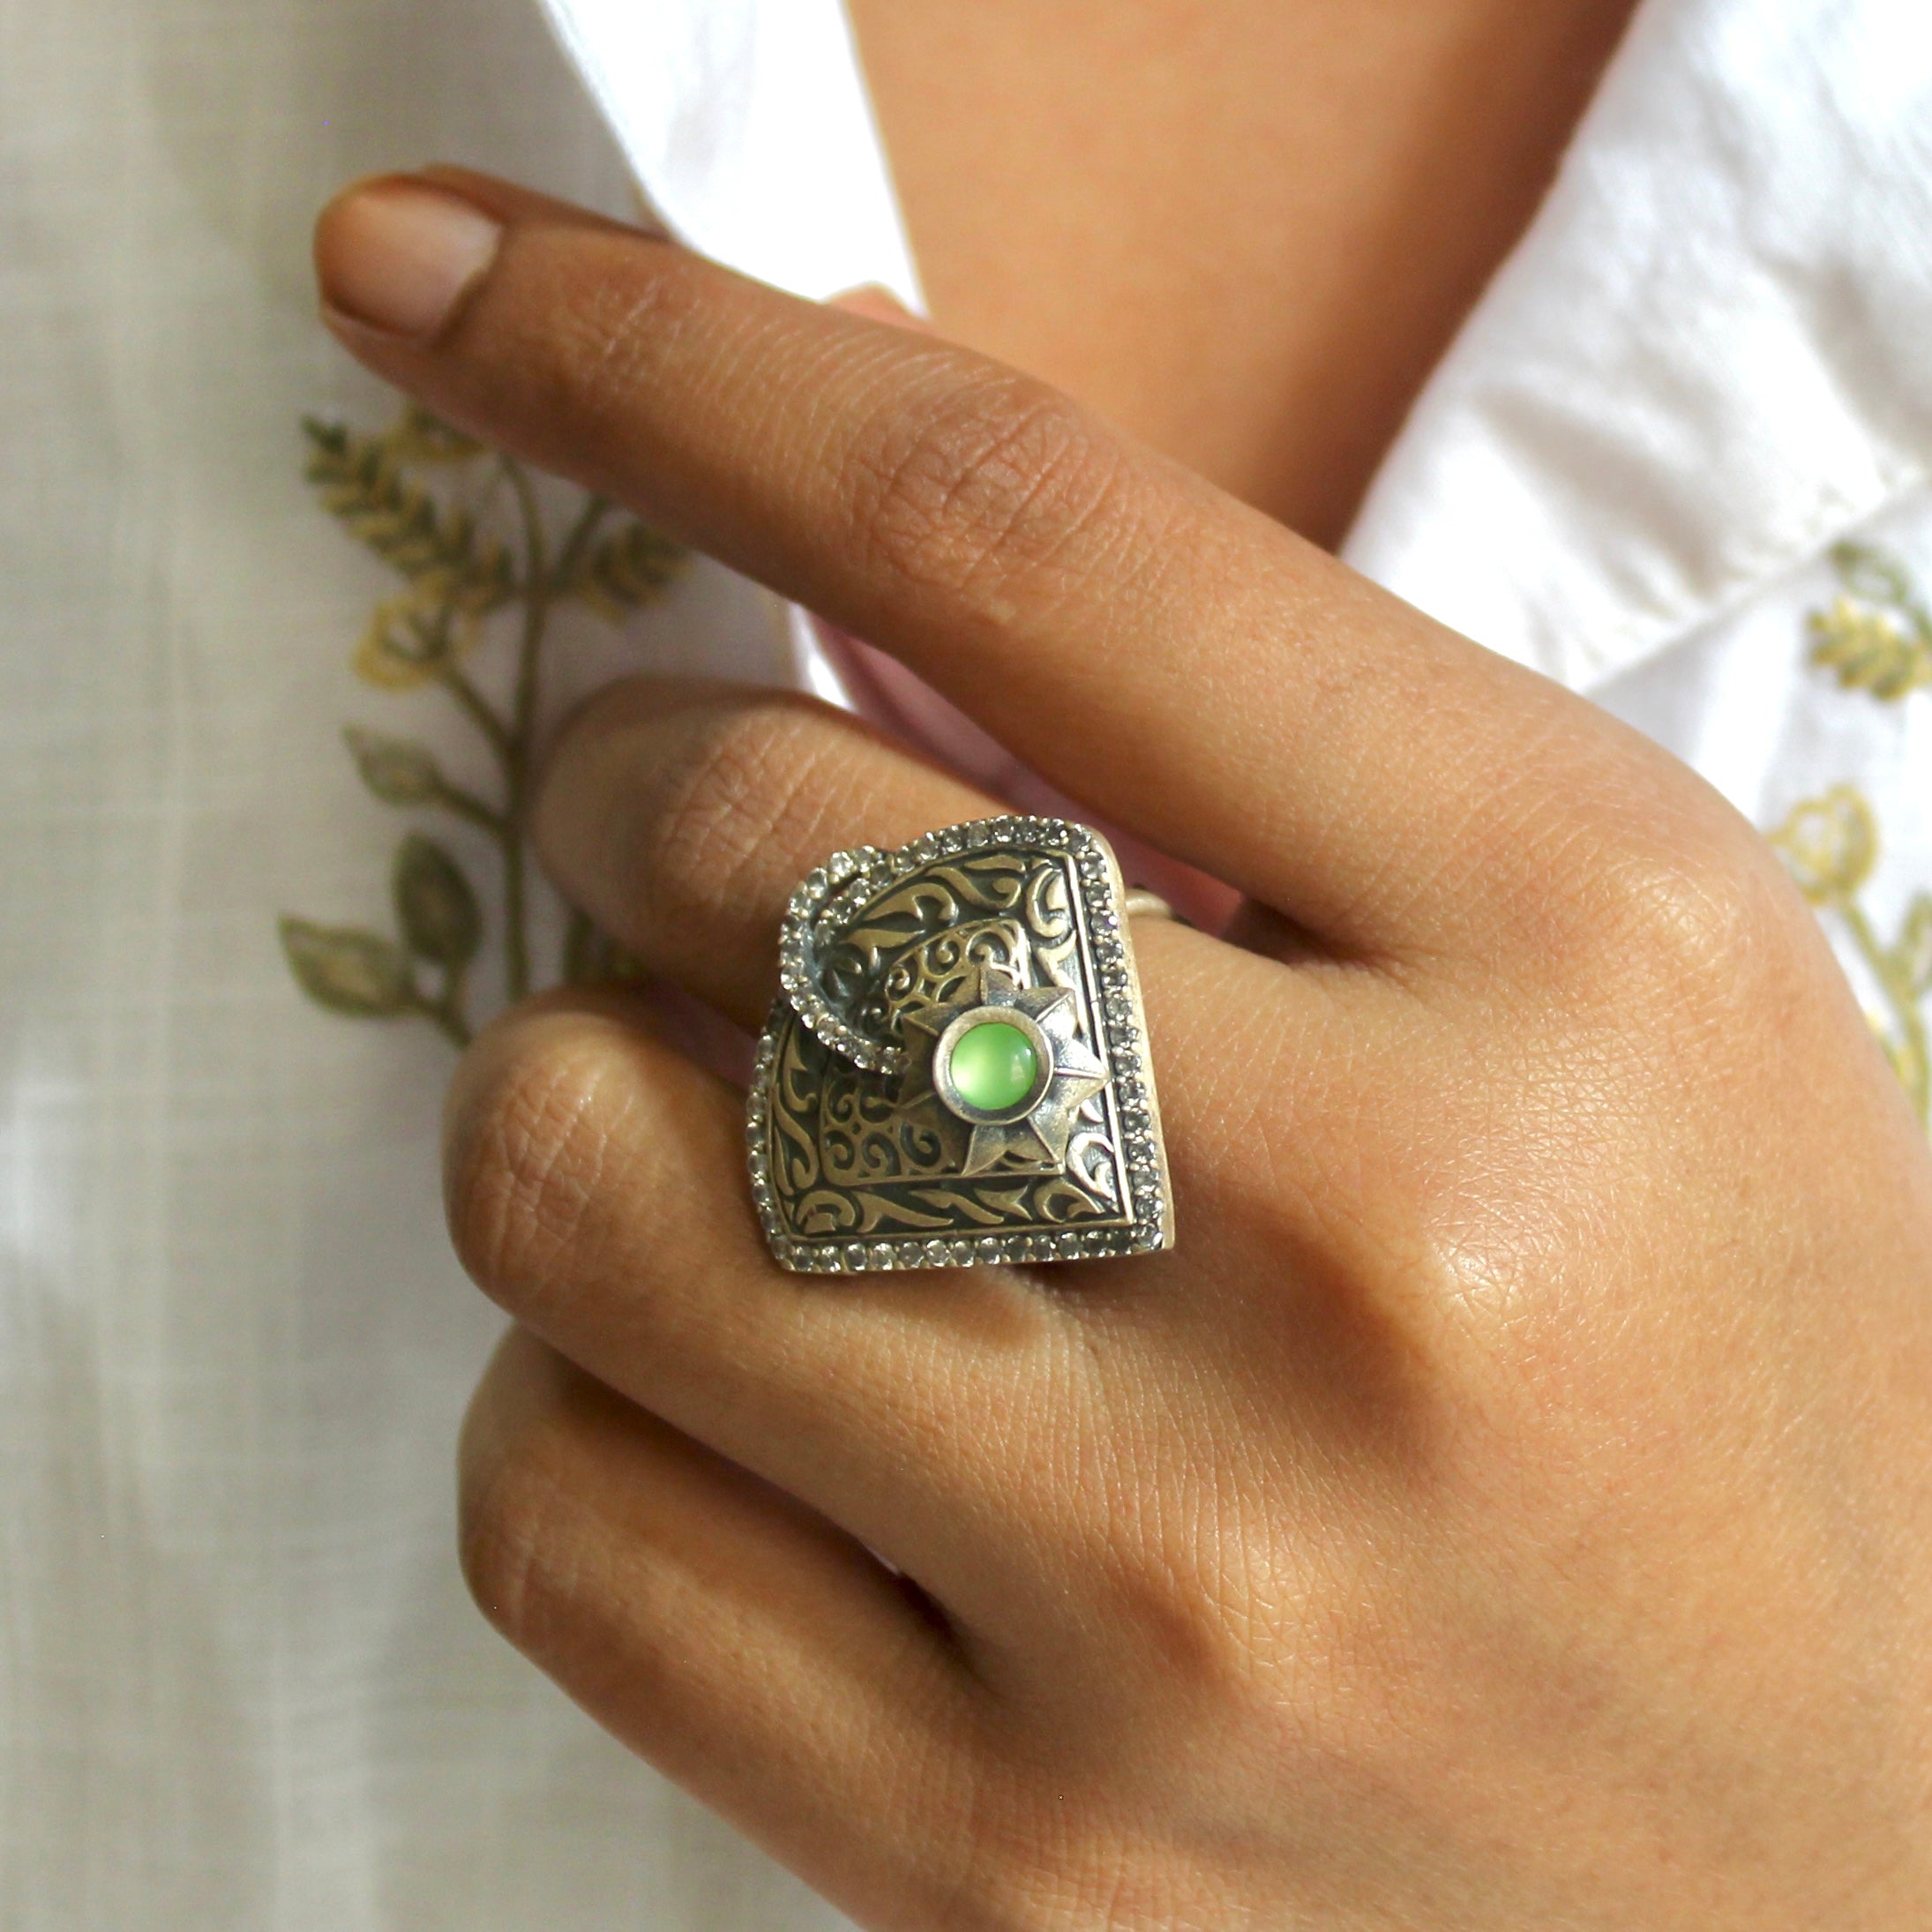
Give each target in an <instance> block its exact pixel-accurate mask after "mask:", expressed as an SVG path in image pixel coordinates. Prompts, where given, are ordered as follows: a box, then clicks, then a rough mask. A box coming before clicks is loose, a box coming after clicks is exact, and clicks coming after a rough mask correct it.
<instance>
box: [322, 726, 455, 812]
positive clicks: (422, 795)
mask: <svg viewBox="0 0 1932 1932" xmlns="http://www.w3.org/2000/svg"><path fill="white" fill-rule="evenodd" d="M342 738H343V740H344V742H345V743H346V744H347V745H348V750H349V756H350V757H352V758H353V759H354V760H356V770H357V771H358V772H360V773H361V774H362V778H363V783H364V784H365V785H367V786H368V787H369V789H370V790H371V791H372V792H374V793H375V795H376V796H377V797H378V798H380V799H381V800H382V802H383V803H384V804H385V805H432V804H434V803H435V802H436V801H437V800H438V798H442V797H443V796H444V794H445V793H446V791H447V790H449V786H448V783H447V782H446V780H445V778H444V776H443V769H442V767H441V766H440V765H438V763H437V761H436V759H435V756H434V754H433V753H431V751H430V749H429V747H428V746H427V745H419V744H417V743H416V740H415V739H414V738H385V737H383V736H382V734H381V733H380V732H378V731H365V730H363V729H362V728H361V727H360V726H358V725H354V724H349V725H345V726H343V728H342Z"/></svg>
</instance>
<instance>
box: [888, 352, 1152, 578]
mask: <svg viewBox="0 0 1932 1932" xmlns="http://www.w3.org/2000/svg"><path fill="white" fill-rule="evenodd" d="M851 463H852V477H851V513H852V516H853V520H854V522H855V523H856V525H857V536H858V540H859V542H860V543H862V544H863V545H864V546H865V549H866V550H867V551H868V552H869V553H870V554H871V555H872V558H874V559H875V560H876V561H878V562H879V563H880V565H883V566H884V568H885V569H886V570H887V572H888V573H891V574H893V575H895V576H898V577H900V578H902V579H904V580H907V581H909V582H910V583H911V584H912V585H913V586H915V587H916V588H919V589H922V590H926V591H934V590H936V591H939V592H941V593H943V594H945V595H951V596H955V597H958V598H961V599H962V600H965V601H967V602H968V603H979V604H981V605H983V606H985V607H986V608H988V609H989V610H992V612H994V613H995V614H997V613H999V612H1000V611H1001V610H1003V608H1004V605H1005V603H1006V602H1007V599H1008V598H1009V596H1010V595H1011V594H1012V591H1013V589H1014V588H1015V585H1016V584H1017V583H1018V582H1019V581H1020V580H1027V579H1030V580H1036V581H1050V580H1053V579H1056V578H1060V577H1068V576H1071V577H1080V576H1084V575H1087V574H1090V573H1091V572H1092V571H1094V570H1095V569H1096V568H1097V567H1098V566H1099V565H1100V564H1101V563H1102V562H1103V560H1104V559H1105V557H1106V555H1107V553H1108V552H1110V551H1111V550H1112V549H1113V548H1114V547H1115V545H1114V543H1113V542H1112V539H1111V537H1110V535H1109V525H1110V518H1109V515H1108V513H1109V511H1110V510H1111V509H1112V508H1114V507H1115V506H1117V505H1118V504H1119V502H1120V485H1121V482H1122V476H1123V470H1124V466H1125V458H1124V453H1123V452H1122V450H1121V449H1120V446H1117V445H1116V444H1115V443H1114V442H1113V441H1112V438H1109V437H1107V436H1105V434H1103V433H1101V432H1099V431H1097V428H1096V426H1095V424H1094V423H1093V422H1092V421H1091V419H1090V417H1089V416H1087V415H1086V413H1085V412H1084V411H1083V410H1082V409H1081V408H1079V406H1078V405H1077V404H1075V403H1074V402H1073V401H1070V400H1069V399H1068V398H1067V397H1065V396H1063V395H1061V394H1060V393H1059V392H1058V391H1057V390H1054V389H1052V388H1051V387H1049V386H1047V385H1045V384H1044V383H1039V382H1036V381H1034V380H1033V379H1031V378H1027V377H1022V376H1017V375H1013V374H1010V373H1007V372H1006V371H991V372H986V373H981V374H976V375H974V376H970V377H968V378H964V379H962V380H958V381H955V383H953V384H952V385H951V386H948V387H947V389H945V390H944V391H943V392H942V393H940V394H938V395H937V396H935V397H932V398H930V399H927V400H926V401H924V402H922V403H921V404H920V405H918V406H917V407H915V408H911V409H899V410H895V411H894V412H892V413H890V414H889V415H887V416H883V417H881V418H880V420H879V421H878V422H877V423H875V424H873V425H872V428H871V429H870V431H868V432H866V433H864V434H862V435H861V436H860V437H859V438H857V442H856V443H855V446H854V448H853V451H852V453H851Z"/></svg>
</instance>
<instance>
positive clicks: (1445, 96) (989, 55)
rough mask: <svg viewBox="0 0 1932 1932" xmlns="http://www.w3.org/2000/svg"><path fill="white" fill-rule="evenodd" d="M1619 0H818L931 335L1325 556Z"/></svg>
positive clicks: (1533, 175) (1537, 184) (1558, 144)
mask: <svg viewBox="0 0 1932 1932" xmlns="http://www.w3.org/2000/svg"><path fill="white" fill-rule="evenodd" d="M1631 5H1632V0H1535V4H1531V5H1525V4H1524V0H1371V4H1337V0H1053V4H1052V5H1050V6H1042V5H1041V4H1039V0H849V11H850V14H851V18H852V21H853V26H854V28H855V30H856V32H857V38H858V43H859V48H860V50H861V52H862V54H863V56H864V58H865V66H866V70H867V72H868V74H869V76H870V78H871V80H872V92H873V95H874V98H875V100H876V102H877V106H878V112H879V118H880V127H881V130H882V131H883V133H884V135H885V139H886V145H887V149H888V150H889V152H890V154H891V155H892V162H893V171H894V174H895V177H896V179H897V183H898V186H899V191H900V197H901V199H902V203H903V205H904V206H905V210H906V216H907V221H908V223H909V226H910V229H911V235H912V240H913V243H914V247H915V251H916V252H917V257H918V260H919V266H920V273H921V275H922V278H923V280H924V282H925V293H926V296H927V299H928V301H929V303H930V304H931V309H932V318H933V321H934V322H935V324H936V325H937V326H938V327H939V328H940V331H941V333H944V334H945V335H947V336H948V337H949V338H951V339H952V340H953V341H960V342H964V343H967V344H968V345H970V347H972V348H978V349H984V350H985V352H986V353H987V354H988V355H991V356H997V357H998V358H999V359H1000V361H1002V362H1007V363H1012V364H1013V365H1014V366H1015V368H1018V369H1024V370H1026V371H1029V372H1030V373H1031V374H1033V375H1037V376H1041V377H1044V378H1045V379H1046V380H1047V381H1049V382H1051V383H1052V384H1054V385H1055V386H1057V387H1060V388H1062V389H1065V390H1066V391H1067V393H1069V394H1072V395H1075V396H1077V397H1079V398H1080V400H1081V401H1083V402H1085V403H1087V404H1089V405H1090V406H1091V407H1092V408H1097V409H1098V410H1099V411H1100V412H1101V414H1103V415H1104V416H1107V417H1108V418H1109V419H1110V420H1111V421H1112V423H1115V424H1116V425H1117V426H1118V427H1120V428H1121V429H1124V430H1126V431H1127V432H1128V433H1129V434H1130V435H1133V436H1136V437H1138V438H1141V439H1142V441H1144V442H1148V443H1151V444H1152V445H1153V446H1155V447H1156V448H1157V449H1161V450H1164V451H1165V452H1166V453H1168V454H1169V455H1171V456H1173V457H1176V458H1178V459H1179V461H1182V462H1184V463H1186V464H1187V465H1188V467H1189V468H1193V469H1197V470H1199V471H1200V472H1201V474H1202V475H1203V476H1207V477H1208V478H1209V479H1210V480H1211V481H1212V482H1214V483H1218V484H1220V486H1221V487H1222V488H1223V489H1224V490H1232V492H1233V493H1234V494H1235V495H1236V496H1239V497H1241V498H1245V499H1246V500H1247V502H1249V503H1253V504H1254V505H1257V506H1258V507H1260V508H1262V509H1264V510H1266V511H1267V512H1268V513H1269V514H1270V515H1272V516H1274V517H1277V519H1279V520H1281V521H1282V522H1284V523H1286V524H1288V525H1289V526H1290V527H1291V528H1293V529H1297V530H1299V531H1300V532H1301V533H1302V534H1303V535H1306V536H1309V537H1312V538H1313V539H1314V541H1315V542H1317V543H1324V544H1329V545H1333V544H1335V543H1338V542H1339V541H1340V540H1341V537H1342V535H1343V534H1344V531H1345V530H1346V529H1347V528H1348V524H1349V521H1350V520H1351V518H1352V515H1353V513H1354V508H1355V505H1356V502H1357V499H1358V498H1359V496H1360V494H1361V492H1362V490H1363V489H1364V488H1365V487H1366V485H1367V482H1368V479H1369V476H1370V475H1371V474H1372V473H1373V471H1374V468H1375V465H1376V464H1377V462H1379V461H1380V460H1381V456H1382V451H1383V449H1384V448H1385V447H1386V446H1387V444H1388V442H1389V439H1390V438H1392V437H1393V436H1394V434H1395V432H1396V431H1397V428H1398V427H1399V425H1400V423H1401V421H1402V417H1403V416H1404V412H1405V411H1406V410H1407V408H1408V406H1409V403H1410V401H1411V399H1412V396H1413V395H1414V393H1415V391H1416V390H1417V389H1418V388H1419V387H1420V386H1421V384H1422V382H1423V380H1424V378H1426V377H1427V374H1428V372H1429V371H1430V370H1431V369H1432V368H1434V365H1435V363H1437V362H1438V361H1439V360H1440V358H1441V356H1442V351H1443V350H1444V348H1447V347H1448V344H1449V337H1450V335H1451V334H1452V333H1454V331H1455V329H1456V325H1457V324H1458V323H1459V322H1460V321H1461V320H1462V318H1463V317H1464V313H1465V312H1466V311H1467V310H1468V308H1469V305H1470V303H1471V302H1472V301H1473V300H1474V299H1475V297H1476V296H1477V295H1478V294H1479V292H1480V291H1481V288H1482V286H1483V284H1484V283H1485V282H1486V281H1487V280H1488V278H1489V275H1490V273H1491V272H1492V270H1493V269H1494V267H1495V266H1496V264H1497V263H1498V262H1500V261H1501V258H1502V257H1503V255H1504V254H1505V253H1506V252H1507V251H1508V250H1509V247H1510V245H1511V244H1512V243H1514V242H1515V240H1516V237H1517V236H1518V235H1519V234H1520V233H1521V231H1522V229H1523V228H1524V224H1525V223H1526V222H1527V221H1528V220H1529V218H1530V216H1531V213H1532V212H1533V211H1534V209H1535V207H1536V205H1537V202H1538V200H1539V198H1540V197H1541V195H1542V193H1543V191H1544V189H1545V188H1546V185H1547V184H1548V182H1549V179H1550V177H1551V175H1552V174H1553V172H1554V168H1555V166H1556V161H1557V157H1558V156H1559V154H1561V151H1562V147H1563V145H1564V143H1565V142H1566V141H1567V140H1568V139H1569V132H1570V130H1571V127H1572V126H1573V124H1575V122H1576V117H1577V116H1578V115H1579V114H1581V113H1582V111H1583V109H1584V103H1585V102H1586V101H1587V100H1588V98H1589V96H1590V94H1591V89H1592V88H1593V87H1594V86H1595V83H1596V79H1597V77H1598V74H1599V71H1600V70H1601V68H1602V66H1603V64H1604V62H1605V60H1606V58H1607V57H1608V56H1609V54H1610V51H1611V49H1612V48H1613V47H1614V44H1615V42H1616V40H1617V37H1618V36H1619V34H1621V32H1622V29H1623V26H1624V22H1625V19H1626V18H1627V17H1628V15H1629V12H1630V10H1631ZM1177 157H1178V158H1179V159H1177Z"/></svg>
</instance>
